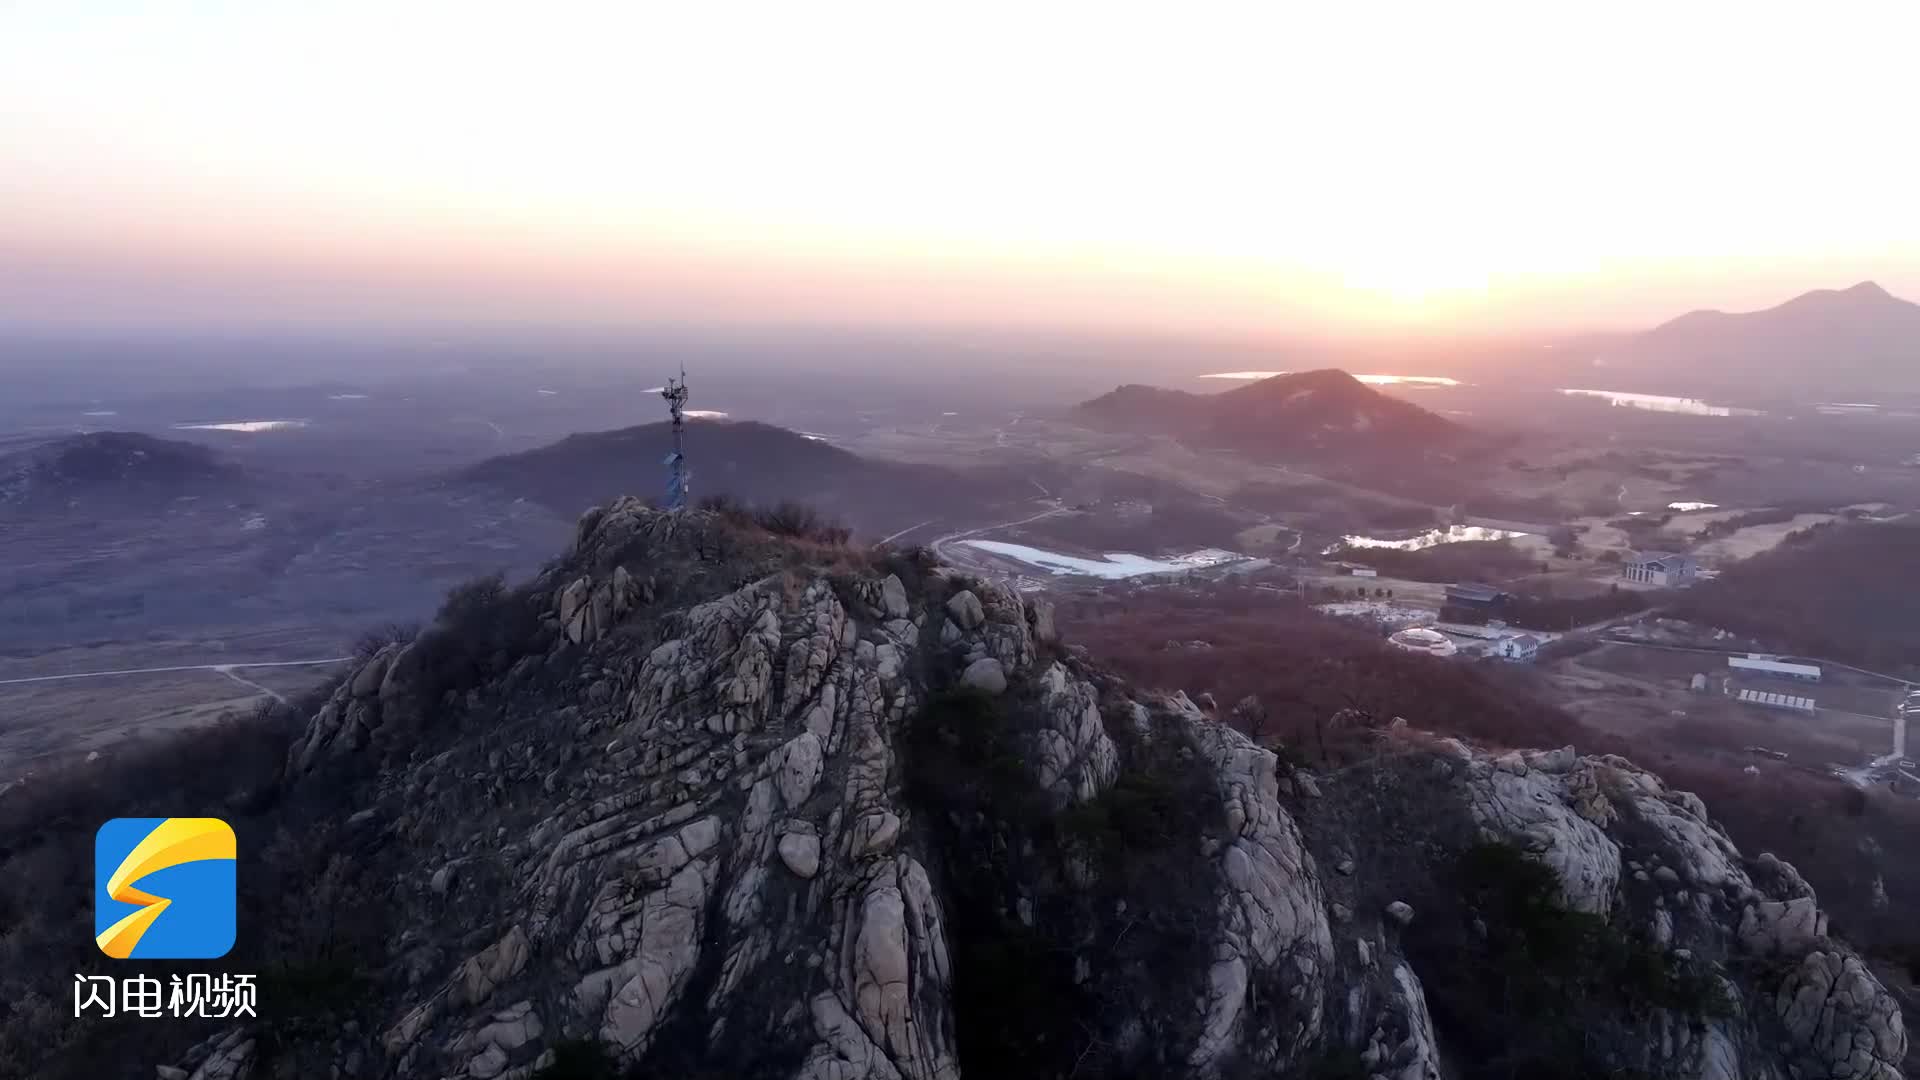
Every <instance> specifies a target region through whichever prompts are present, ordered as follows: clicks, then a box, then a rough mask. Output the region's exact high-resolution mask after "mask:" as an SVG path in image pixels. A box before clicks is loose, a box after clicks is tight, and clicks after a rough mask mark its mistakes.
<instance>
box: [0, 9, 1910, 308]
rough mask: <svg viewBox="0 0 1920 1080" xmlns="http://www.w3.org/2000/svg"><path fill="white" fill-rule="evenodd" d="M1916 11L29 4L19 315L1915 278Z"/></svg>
mask: <svg viewBox="0 0 1920 1080" xmlns="http://www.w3.org/2000/svg"><path fill="white" fill-rule="evenodd" d="M1916 41H1920V4H1916V3H1914V2H1913V0H1885V2H1878V3H1874V2H1865V0H1862V2H1847V0H1829V2H1823V3H1819V4H1806V3H1789V2H1780V3H1769V2H1765V0H1743V2H1738V3H1732V2H1728V3H1723V2H1719V0H1686V2H1684V3H1674V2H1672V0H1664V2H1657V3H1642V2H1637V0H1628V2H1621V3H1608V4H1598V3H1584V2H1582V3H1562V2H1555V0H1527V2H1513V3H1496V2H1473V0H1454V2H1449V3H1424V2H1422V3H1406V4H1396V3H1327V2H1324V0H1318V2H1313V3H1302V4H1291V3H1279V2H1274V0H1267V2H1262V3H1249V4H1226V3H1206V2H1202V0H1194V2H1186V3H1155V4H1130V3H1126V2H1123V0H1122V2H1115V0H1106V2H1098V3H1080V2H1052V3H1047V2H1039V0H1024V2H1017V3H999V2H995V0H985V2H980V0H975V2H971V3H966V4H951V3H947V4H937V5H936V4H924V3H913V2H905V0H890V2H873V3H836V2H833V0H813V2H808V3H765V4H740V3H728V2H723V0H701V2H699V3H686V2H675V3H663V4H652V3H637V2H631V0H626V2H614V3H581V2H565V0H550V2H540V3H532V2H528V3H504V2H487V0H460V2H448V3H437V2H406V0H385V2H380V3H366V2H360V0H325V2H315V0H232V2H224V3H216V2H211V0H201V2H195V0H152V2H148V3H134V2H107V0H0V320H13V321H32V320H48V321H56V322H57V321H63V320H64V321H76V320H78V321H87V320H96V319H97V320H114V319H124V320H135V321H138V320H142V319H149V320H160V321H178V322H185V323H192V322H195V321H213V322H219V321H223V320H227V321H232V320H239V321H245V320H249V319H253V320H268V321H271V320H275V319H284V320H289V321H316V320H317V321H323V322H324V321H327V320H340V319H369V320H372V319H407V318H421V319H429V320H432V319H475V320H487V319H520V320H534V321H539V320H569V319H580V320H599V321H614V322H618V321H623V320H650V319H663V318H666V319H681V320H695V321H697V320H702V319H708V320H718V319H739V320H767V321H779V320H784V319H804V320H818V321H828V322H834V321H842V322H844V321H853V322H859V321H877V322H893V321H908V322H913V321H924V322H935V323H941V322H952V321H962V322H965V321H990V322H998V323H1013V324H1023V323H1024V324H1054V323H1058V324H1069V325H1086V324H1096V325H1103V326H1112V327H1116V328H1123V327H1129V326H1153V327H1184V328H1193V327H1210V328H1231V329H1289V328H1332V329H1336V330H1366V329H1370V328H1377V327H1382V326H1395V327H1408V326H1411V327H1437V328H1476V329H1484V328H1508V327H1511V328H1539V327H1556V326H1566V325H1580V326H1588V325H1639V324H1641V323H1644V322H1648V321H1656V320H1659V319H1663V318H1665V317H1667V316H1669V315H1672V314H1676V313H1678V312H1679V311H1682V310H1685V309H1687V308H1691V307H1697V306H1717V307H1726V308H1736V309H1737V308H1751V307H1759V306H1766V305H1768V304H1771V303H1774V302H1777V301H1779V300H1782V299H1785V298H1786V297H1787V296H1790V295H1792V294H1794V293H1797V292H1800V291H1803V290H1805V289H1809V288H1816V287H1843V286H1846V285H1850V284H1852V283H1854V282H1855V281H1859V280H1862V279H1867V278H1873V279H1875V280H1878V281H1880V282H1881V284H1883V285H1885V286H1886V287H1887V288H1889V289H1890V290H1892V291H1894V292H1895V293H1900V294H1904V295H1908V296H1920V209H1917V208H1916V203H1915V195H1914V193H1915V192H1916V191H1920V140H1916V139H1915V138H1914V135H1913V132H1914V130H1915V128H1914V125H1915V116H1914V109H1915V106H1916V104H1920V75H1916V74H1915V73H1914V61H1913V47H1914V43H1915V42H1916Z"/></svg>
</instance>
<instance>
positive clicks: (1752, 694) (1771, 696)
mask: <svg viewBox="0 0 1920 1080" xmlns="http://www.w3.org/2000/svg"><path fill="white" fill-rule="evenodd" d="M1736 696H1737V697H1738V698H1739V699H1740V700H1741V701H1745V702H1748V703H1749V704H1753V705H1767V706H1771V707H1772V708H1776V709H1795V710H1798V711H1800V712H1812V711H1813V710H1814V704H1813V699H1812V698H1810V697H1798V696H1795V695H1793V694H1776V693H1774V692H1773V691H1771V690H1742V691H1740V692H1739V694H1737V695H1736Z"/></svg>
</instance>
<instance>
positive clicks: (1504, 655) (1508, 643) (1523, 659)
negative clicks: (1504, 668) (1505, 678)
mask: <svg viewBox="0 0 1920 1080" xmlns="http://www.w3.org/2000/svg"><path fill="white" fill-rule="evenodd" d="M1493 655H1495V656H1497V657H1499V658H1500V659H1502V660H1512V661H1514V662H1516V663H1521V664H1531V663H1533V662H1534V660H1535V659H1537V658H1538V657H1539V656H1540V639H1539V638H1537V637H1534V636H1533V635H1532V634H1515V635H1514V636H1512V637H1503V638H1501V639H1500V640H1499V641H1497V642H1495V643H1494V646H1493Z"/></svg>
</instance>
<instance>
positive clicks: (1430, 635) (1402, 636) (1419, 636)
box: [1387, 626, 1460, 656]
mask: <svg viewBox="0 0 1920 1080" xmlns="http://www.w3.org/2000/svg"><path fill="white" fill-rule="evenodd" d="M1387 644H1389V645H1392V646H1393V647H1395V648H1397V649H1405V650H1407V651H1408V652H1417V653H1426V654H1427V655H1428V656H1452V655H1453V654H1455V653H1457V652H1459V651H1460V649H1459V646H1457V645H1455V644H1454V643H1453V642H1452V641H1451V640H1450V639H1448V637H1447V635H1445V634H1442V633H1440V632H1439V631H1437V630H1427V629H1424V628H1422V627H1418V626H1416V627H1411V628H1409V629H1406V630H1402V631H1400V632H1399V633H1397V634H1395V635H1393V636H1392V637H1390V638H1388V639H1387Z"/></svg>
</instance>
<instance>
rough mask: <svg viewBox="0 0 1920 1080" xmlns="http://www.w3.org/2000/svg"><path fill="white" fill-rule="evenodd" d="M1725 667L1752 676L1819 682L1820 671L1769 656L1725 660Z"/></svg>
mask: <svg viewBox="0 0 1920 1080" xmlns="http://www.w3.org/2000/svg"><path fill="white" fill-rule="evenodd" d="M1727 666H1728V667H1730V668H1732V669H1733V670H1735V671H1744V672H1748V673H1750V674H1753V675H1773V676H1778V677H1780V678H1785V679H1800V680H1803V681H1805V682H1819V681H1820V669H1819V668H1818V667H1815V666H1814V665H1812V664H1784V663H1781V662H1780V661H1778V660H1775V659H1773V658H1772V657H1769V656H1759V655H1752V654H1750V655H1747V656H1731V657H1728V658H1727Z"/></svg>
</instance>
